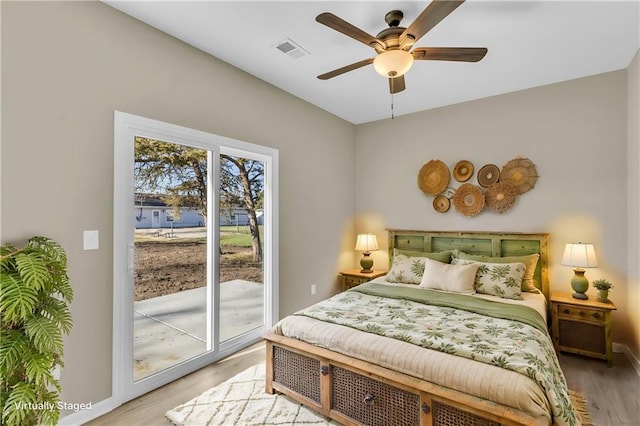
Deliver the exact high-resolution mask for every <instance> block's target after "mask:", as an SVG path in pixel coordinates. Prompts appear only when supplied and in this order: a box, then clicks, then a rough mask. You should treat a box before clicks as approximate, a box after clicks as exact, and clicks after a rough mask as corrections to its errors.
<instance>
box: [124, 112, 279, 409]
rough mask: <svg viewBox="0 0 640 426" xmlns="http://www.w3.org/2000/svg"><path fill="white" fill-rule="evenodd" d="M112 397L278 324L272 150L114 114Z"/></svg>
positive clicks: (200, 362)
mask: <svg viewBox="0 0 640 426" xmlns="http://www.w3.org/2000/svg"><path fill="white" fill-rule="evenodd" d="M115 122H116V125H115V147H116V149H115V179H114V184H115V191H114V397H115V399H116V401H117V402H118V403H122V402H124V401H126V400H129V399H131V398H133V397H135V396H138V395H141V394H142V393H145V392H148V391H149V390H151V389H154V388H156V387H158V386H161V385H162V384H164V383H167V382H169V381H171V380H175V379H176V378H178V377H181V376H182V375H184V374H187V373H189V372H191V371H194V370H195V369H197V368H200V367H202V366H204V365H206V364H208V363H211V362H215V361H216V360H217V359H220V358H222V357H224V356H227V355H229V354H231V353H233V352H234V351H237V350H239V349H242V348H243V347H245V346H247V345H249V344H251V343H253V342H255V341H258V340H259V339H260V337H261V335H262V334H263V333H264V331H265V330H266V327H269V326H271V325H272V324H273V323H274V322H275V320H276V318H277V289H276V287H275V283H276V282H277V280H276V276H277V263H276V259H277V238H276V233H275V232H274V229H275V227H276V226H277V212H276V211H275V208H274V206H275V205H277V204H276V202H275V201H276V197H277V151H275V150H272V149H269V148H264V147H260V146H257V145H252V144H248V143H245V142H241V141H235V140H232V139H228V138H222V137H220V136H216V135H212V134H208V133H204V132H199V131H195V130H191V129H186V128H183V127H179V126H174V125H171V124H168V123H162V122H157V121H154V120H150V119H146V118H142V117H137V116H132V115H130V114H124V113H118V112H117V113H116V120H115Z"/></svg>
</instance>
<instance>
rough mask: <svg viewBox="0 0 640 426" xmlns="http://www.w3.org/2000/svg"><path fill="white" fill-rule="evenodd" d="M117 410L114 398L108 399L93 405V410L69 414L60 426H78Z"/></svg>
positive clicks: (59, 423)
mask: <svg viewBox="0 0 640 426" xmlns="http://www.w3.org/2000/svg"><path fill="white" fill-rule="evenodd" d="M115 408H116V405H115V404H114V401H113V398H110V397H109V398H107V399H105V400H103V401H100V402H96V403H95V404H91V408H90V409H87V410H82V411H77V412H75V413H71V414H68V415H66V416H64V417H62V418H61V419H60V421H58V426H76V425H82V424H85V423H88V422H90V421H91V420H94V419H97V418H98V417H100V416H102V415H105V414H107V413H109V412H110V411H113V410H114V409H115Z"/></svg>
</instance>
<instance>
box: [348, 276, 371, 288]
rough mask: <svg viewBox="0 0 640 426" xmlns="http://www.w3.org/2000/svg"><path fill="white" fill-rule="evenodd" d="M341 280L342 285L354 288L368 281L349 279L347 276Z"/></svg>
mask: <svg viewBox="0 0 640 426" xmlns="http://www.w3.org/2000/svg"><path fill="white" fill-rule="evenodd" d="M343 280H344V281H343V282H344V285H345V286H347V287H355V286H357V285H360V284H362V283H364V282H367V281H368V279H366V278H357V277H349V276H345V277H344V278H343Z"/></svg>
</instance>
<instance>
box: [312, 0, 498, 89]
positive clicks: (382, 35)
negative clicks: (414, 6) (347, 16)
mask: <svg viewBox="0 0 640 426" xmlns="http://www.w3.org/2000/svg"><path fill="white" fill-rule="evenodd" d="M462 3H464V0H433V1H432V2H431V3H430V4H429V5H428V6H427V7H426V8H425V9H424V10H423V11H422V13H421V14H420V15H419V16H418V17H417V18H416V20H415V21H413V23H412V24H411V25H409V26H408V27H407V28H404V27H401V26H399V25H400V21H401V20H402V18H403V16H404V15H403V13H402V12H401V11H399V10H392V11H391V12H389V13H387V14H386V15H385V17H384V19H385V21H386V22H387V24H389V28H385V29H384V30H382V31H380V32H379V33H378V35H376V36H375V37H374V36H372V35H370V34H368V33H366V32H365V31H363V30H361V29H360V28H358V27H356V26H354V25H352V24H350V23H348V22H347V21H345V20H343V19H341V18H339V17H337V16H336V15H334V14H332V13H329V12H325V13H321V14H320V15H318V16H317V17H316V21H318V22H319V23H321V24H323V25H326V26H327V27H329V28H332V29H334V30H336V31H338V32H340V33H342V34H344V35H346V36H348V37H351V38H353V39H355V40H357V41H359V42H361V43H364V44H366V45H367V46H370V47H372V48H373V49H375V51H376V52H377V53H378V55H377V56H376V57H375V58H368V59H364V60H362V61H359V62H355V63H353V64H350V65H347V66H344V67H341V68H338V69H335V70H333V71H329V72H327V73H324V74H321V75H319V76H318V78H319V79H320V80H328V79H330V78H333V77H336V76H338V75H341V74H344V73H346V72H349V71H353V70H356V69H358V68H361V67H363V66H365V65H370V64H373V67H374V68H375V70H376V71H377V72H378V74H380V75H382V76H384V77H387V78H388V79H389V90H390V92H391V93H392V94H393V93H398V92H401V91H403V90H404V89H405V82H404V74H405V73H406V72H407V71H409V68H411V65H413V61H414V60H418V61H461V62H478V61H479V60H481V59H482V58H484V56H485V55H486V54H487V49H486V48H484V47H416V48H413V45H414V43H415V42H416V41H418V40H419V39H420V38H421V37H422V36H424V35H425V34H426V33H427V32H429V31H430V30H431V29H432V28H433V27H435V26H436V25H437V24H438V23H439V22H440V21H442V20H443V19H444V18H446V17H447V16H448V15H449V14H450V13H451V12H453V11H454V10H455V9H456V8H457V7H458V6H460V5H461V4H462Z"/></svg>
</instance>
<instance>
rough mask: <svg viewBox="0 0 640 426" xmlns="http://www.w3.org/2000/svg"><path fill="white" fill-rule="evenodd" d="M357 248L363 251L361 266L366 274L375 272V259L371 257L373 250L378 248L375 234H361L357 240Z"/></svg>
mask: <svg viewBox="0 0 640 426" xmlns="http://www.w3.org/2000/svg"><path fill="white" fill-rule="evenodd" d="M356 250H359V251H362V259H360V266H361V267H362V270H361V271H360V272H363V273H365V274H368V273H371V272H373V269H371V268H372V267H373V259H372V258H371V252H372V251H374V250H378V241H377V240H376V236H375V235H373V234H359V235H358V240H357V241H356Z"/></svg>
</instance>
